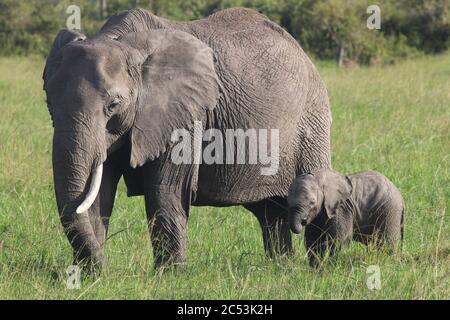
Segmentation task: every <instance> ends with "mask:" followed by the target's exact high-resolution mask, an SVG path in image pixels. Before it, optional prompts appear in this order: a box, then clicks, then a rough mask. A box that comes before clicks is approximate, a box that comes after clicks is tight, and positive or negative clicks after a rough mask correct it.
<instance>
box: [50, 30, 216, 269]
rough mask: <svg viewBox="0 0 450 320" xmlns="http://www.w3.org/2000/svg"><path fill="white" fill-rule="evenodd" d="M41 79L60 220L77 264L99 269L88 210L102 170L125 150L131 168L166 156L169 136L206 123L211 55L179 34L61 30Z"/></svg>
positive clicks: (211, 102) (212, 89) (211, 93)
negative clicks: (82, 261)
mask: <svg viewBox="0 0 450 320" xmlns="http://www.w3.org/2000/svg"><path fill="white" fill-rule="evenodd" d="M43 78H44V90H45V91H46V94H47V104H48V108H49V111H50V115H51V118H52V121H53V127H54V135H53V156H52V159H53V173H54V185H55V193H56V201H57V206H58V211H59V214H60V217H61V221H62V224H63V227H64V230H65V232H66V234H67V237H68V239H69V241H70V243H71V244H72V246H73V248H74V250H75V252H76V253H77V254H78V255H79V257H92V258H94V259H95V260H98V261H95V262H99V261H100V262H101V261H102V259H103V256H102V255H101V254H99V256H96V254H97V253H98V252H102V250H99V242H98V241H97V239H96V237H95V235H94V232H93V229H92V226H91V225H90V222H89V213H88V212H89V210H88V209H89V207H90V206H91V205H92V203H93V202H94V200H95V199H96V197H97V193H98V191H99V189H100V185H101V180H102V170H103V167H102V164H103V163H104V161H105V160H106V159H107V157H108V155H109V154H111V153H112V152H114V151H115V150H117V149H118V148H120V147H121V146H122V145H124V144H128V145H129V147H130V150H131V151H130V166H131V167H133V168H136V167H138V166H142V165H144V164H145V163H146V162H147V161H151V160H153V159H155V158H157V157H159V156H160V155H161V154H162V153H164V152H165V150H166V149H167V147H168V145H169V144H170V137H171V133H172V131H173V130H175V129H177V128H186V129H190V128H191V127H192V126H193V123H194V121H195V120H200V121H201V120H202V119H204V117H205V115H206V113H207V112H208V111H209V110H211V109H212V108H214V107H215V105H216V103H217V99H218V97H219V80H218V77H217V74H216V72H215V69H214V57H213V52H212V50H211V49H210V48H209V47H208V46H206V44H204V43H203V42H201V41H200V40H198V39H196V38H194V37H193V36H191V35H188V34H187V33H184V32H181V31H169V30H149V31H143V32H134V33H128V34H126V35H123V36H121V37H118V38H112V37H106V36H101V35H97V36H96V37H94V38H92V39H87V38H86V37H85V36H83V35H82V34H79V33H75V32H72V31H67V30H64V31H60V32H59V33H58V35H57V37H56V39H55V41H54V44H53V46H52V48H51V50H50V53H49V56H48V58H47V63H46V66H45V70H44V76H43Z"/></svg>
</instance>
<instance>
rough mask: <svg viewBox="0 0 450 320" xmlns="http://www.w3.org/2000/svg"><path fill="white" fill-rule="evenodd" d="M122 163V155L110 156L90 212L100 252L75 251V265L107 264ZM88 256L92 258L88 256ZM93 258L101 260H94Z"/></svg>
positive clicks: (90, 220)
mask: <svg viewBox="0 0 450 320" xmlns="http://www.w3.org/2000/svg"><path fill="white" fill-rule="evenodd" d="M121 163H122V161H121V154H119V152H118V153H116V154H112V155H110V157H108V159H107V160H106V161H105V163H104V166H103V167H104V169H103V175H102V183H101V187H100V191H99V193H98V195H97V198H96V199H95V201H94V203H93V204H92V206H91V207H90V208H89V210H88V216H89V222H90V224H91V226H92V229H93V231H94V234H95V237H96V238H97V241H98V243H99V245H100V246H99V251H100V252H88V253H86V252H85V251H83V250H81V251H80V250H74V257H75V263H78V262H80V261H97V260H101V261H99V262H100V263H101V264H105V262H106V258H105V255H104V247H105V242H106V236H107V233H108V225H109V218H110V217H111V213H112V210H113V206H114V199H115V196H116V191H117V184H118V183H119V180H120V177H121V175H122V169H121ZM87 254H89V255H91V256H87ZM93 256H96V257H100V258H99V259H98V258H96V259H94V257H93Z"/></svg>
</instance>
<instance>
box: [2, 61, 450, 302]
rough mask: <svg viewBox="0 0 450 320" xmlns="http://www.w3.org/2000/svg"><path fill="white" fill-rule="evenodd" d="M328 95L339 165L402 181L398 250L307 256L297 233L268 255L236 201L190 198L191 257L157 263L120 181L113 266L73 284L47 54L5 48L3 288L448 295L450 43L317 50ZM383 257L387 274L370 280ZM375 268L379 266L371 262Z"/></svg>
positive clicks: (110, 245) (158, 295) (108, 293)
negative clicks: (373, 285) (439, 49)
mask: <svg viewBox="0 0 450 320" xmlns="http://www.w3.org/2000/svg"><path fill="white" fill-rule="evenodd" d="M316 64H317V65H318V67H319V71H320V73H321V75H322V76H323V78H324V80H325V82H326V84H327V87H328V90H329V93H330V98H331V105H332V111H333V128H332V145H333V150H332V151H333V165H334V167H335V169H337V170H339V171H342V172H354V171H358V170H366V169H369V168H371V169H375V170H379V171H381V172H383V173H385V174H386V175H387V176H388V177H389V178H390V179H391V180H392V181H393V182H394V183H395V184H396V185H397V186H398V187H399V188H400V190H401V191H402V193H403V195H404V198H405V202H406V230H405V240H404V243H403V248H402V251H401V252H399V253H398V254H397V255H395V256H390V255H387V254H386V253H383V252H378V251H376V250H373V248H369V249H366V248H365V247H363V246H362V245H360V244H358V243H353V244H352V245H351V246H350V247H349V248H346V249H345V250H343V251H342V252H341V253H340V254H339V255H338V256H337V257H336V258H330V259H327V260H326V261H325V263H324V267H323V269H322V270H321V271H315V270H312V269H311V268H310V267H309V266H308V264H307V260H306V257H305V249H304V248H303V243H302V236H295V237H294V240H295V248H296V254H295V256H294V257H293V258H291V259H283V258H280V259H278V260H270V259H268V258H266V256H265V255H264V251H263V246H262V239H261V235H260V230H259V225H258V223H257V221H256V219H255V218H254V216H253V215H252V214H251V213H249V212H247V211H246V210H245V209H243V208H241V207H230V208H213V207H201V208H194V209H193V210H192V211H191V215H190V223H189V250H188V264H187V266H186V267H185V268H182V269H175V270H169V271H167V272H165V273H160V272H155V271H154V270H153V268H152V254H151V247H150V241H149V236H148V232H147V226H146V218H145V211H144V203H143V199H142V198H127V197H126V194H125V187H124V185H123V183H122V182H121V185H120V191H119V193H118V196H117V201H116V206H115V211H114V213H113V217H112V221H111V228H110V234H109V239H108V241H107V245H106V254H107V256H108V258H109V260H110V261H109V266H108V267H107V268H106V269H105V270H104V271H103V272H102V274H101V275H100V276H98V277H86V278H84V279H83V282H82V286H81V288H80V289H78V290H69V289H67V287H66V279H67V275H66V268H67V267H68V266H69V265H70V264H71V262H72V261H71V256H72V252H71V248H70V246H69V243H68V241H67V239H66V237H65V235H64V233H63V230H62V227H61V224H60V221H59V218H58V214H57V210H56V207H55V199H54V191H53V181H52V169H51V143H52V141H51V140H52V138H51V137H52V127H51V122H50V119H49V115H48V112H47V108H46V104H45V99H44V94H43V91H42V80H41V74H42V69H43V65H44V60H43V58H42V57H40V56H32V57H27V58H25V57H6V58H0V299H10V298H37V299H54V298H60V299H66V298H73V299H88V298H125V299H131V298H138V299H140V298H146V299H169V298H170V299H172V298H173V299H180V298H185V299H206V298H210V299H216V298H222V299H236V298H247V299H256V298H261V299H264V298H268V299H303V298H304V299H317V298H332V299H340V298H343V299H382V298H388V299H393V298H395V299H437V298H447V299H448V298H450V238H449V235H450V227H449V213H448V208H449V190H450V171H449V167H450V157H449V147H450V130H449V128H450V105H449V101H450V82H449V77H450V54H448V53H446V54H440V55H435V56H426V57H421V58H418V59H414V60H408V61H404V62H399V63H397V64H395V65H392V66H388V67H383V66H373V67H354V68H350V69H348V68H337V67H336V66H335V64H334V63H327V62H321V61H316ZM370 265H377V266H379V268H380V272H381V288H380V289H379V290H369V289H368V287H367V285H366V281H367V279H368V277H369V276H370V274H367V273H366V272H367V270H368V269H367V268H368V266H370ZM369 270H370V269H369Z"/></svg>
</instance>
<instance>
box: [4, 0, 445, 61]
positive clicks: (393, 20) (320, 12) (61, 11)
mask: <svg viewBox="0 0 450 320" xmlns="http://www.w3.org/2000/svg"><path fill="white" fill-rule="evenodd" d="M71 4H76V5H78V6H79V7H80V8H81V29H82V30H81V31H82V32H84V33H85V34H87V35H88V36H89V35H93V34H94V33H95V32H96V31H97V30H98V28H99V27H100V26H101V25H102V24H103V22H104V20H105V19H106V18H107V17H109V16H110V15H111V14H113V13H115V12H117V11H122V10H127V9H130V8H134V7H140V8H145V9H148V10H150V11H151V12H153V13H154V14H156V15H158V16H162V17H165V18H169V19H176V20H193V19H199V18H201V17H204V16H207V15H209V14H212V13H214V12H216V11H217V10H220V9H224V8H230V7H236V6H241V7H248V8H253V9H255V10H258V11H259V12H261V13H263V14H265V15H267V16H268V17H269V18H270V19H272V20H273V21H275V22H277V23H278V24H280V25H281V26H282V27H283V28H285V29H286V30H287V31H288V32H289V33H290V34H291V35H292V36H293V37H294V38H295V39H297V41H298V42H299V43H300V45H301V46H302V47H303V48H304V49H305V51H307V52H308V53H309V54H310V55H312V56H313V57H315V58H318V59H323V60H330V59H337V60H338V61H341V62H342V63H344V64H350V65H351V64H386V63H393V62H395V61H396V60H399V59H402V58H406V57H411V56H416V55H421V54H431V53H438V52H441V51H444V50H446V49H448V48H449V46H450V0H377V1H374V0H367V1H366V0H71V1H69V0H63V1H57V0H29V1H17V0H0V54H1V55H27V54H34V53H38V54H44V55H45V54H46V53H47V51H48V49H49V47H50V45H51V43H52V41H53V38H54V37H55V35H56V33H57V31H58V30H59V29H62V28H65V24H66V19H67V17H68V16H69V15H68V14H67V13H66V9H67V7H68V6H69V5H71ZM371 4H376V5H378V6H379V7H380V9H381V29H380V30H369V29H368V28H367V26H366V21H367V18H368V17H369V15H370V14H368V13H366V9H367V7H368V6H369V5H371ZM342 54H343V55H342ZM337 57H340V59H339V58H337Z"/></svg>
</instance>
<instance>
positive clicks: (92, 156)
mask: <svg viewBox="0 0 450 320" xmlns="http://www.w3.org/2000/svg"><path fill="white" fill-rule="evenodd" d="M92 140H93V139H92V137H89V135H88V134H85V133H77V132H72V133H71V132H57V131H56V130H55V134H54V137H53V175H54V177H53V178H54V185H55V194H56V202H57V206H58V211H59V215H60V219H61V223H62V225H63V227H64V231H65V233H66V235H67V238H68V239H69V242H70V244H71V245H72V247H73V249H74V252H75V261H76V262H80V261H82V260H87V261H88V262H90V263H92V264H98V263H103V261H104V256H103V248H101V246H100V243H99V241H98V240H97V238H96V236H95V233H94V229H93V226H92V224H91V222H90V218H89V213H88V207H89V206H90V205H91V204H92V203H93V202H94V200H95V198H96V196H97V193H98V189H99V188H100V182H101V169H100V172H98V171H99V170H98V169H97V170H93V168H98V167H102V165H101V164H102V163H103V160H102V159H101V158H102V156H101V153H100V152H99V151H98V150H96V149H98V145H99V144H98V143H95V142H94V141H92ZM93 172H96V174H93ZM99 174H100V177H99ZM99 178H100V180H99ZM89 182H91V183H90V185H91V186H93V187H94V188H95V189H97V190H91V191H90V192H89V189H90V187H89V184H88V183H89ZM93 192H95V194H93ZM86 195H88V197H87V198H88V199H86ZM84 199H85V200H88V202H89V203H86V202H84V203H83V207H82V208H81V209H83V208H84V209H85V210H79V211H80V213H77V208H80V204H81V203H82V202H83V200H84ZM87 205H89V206H87Z"/></svg>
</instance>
